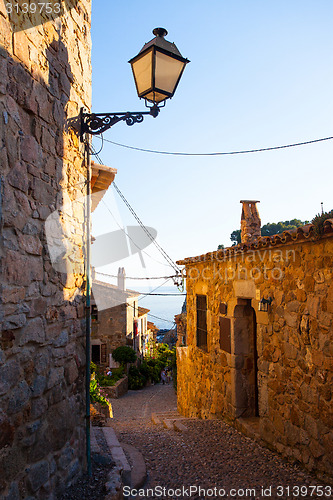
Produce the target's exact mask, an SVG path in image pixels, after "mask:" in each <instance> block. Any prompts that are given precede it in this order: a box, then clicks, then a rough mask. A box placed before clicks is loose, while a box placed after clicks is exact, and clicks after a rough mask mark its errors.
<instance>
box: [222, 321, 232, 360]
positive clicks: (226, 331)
mask: <svg viewBox="0 0 333 500" xmlns="http://www.w3.org/2000/svg"><path fill="white" fill-rule="evenodd" d="M230 326H231V322H230V318H224V317H222V316H220V348H221V349H222V351H226V352H229V353H231V336H230V329H231V328H230Z"/></svg>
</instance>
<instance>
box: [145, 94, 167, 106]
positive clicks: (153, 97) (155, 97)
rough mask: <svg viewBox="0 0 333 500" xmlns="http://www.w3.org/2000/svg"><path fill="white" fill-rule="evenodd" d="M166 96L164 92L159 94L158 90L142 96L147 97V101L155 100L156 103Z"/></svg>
mask: <svg viewBox="0 0 333 500" xmlns="http://www.w3.org/2000/svg"><path fill="white" fill-rule="evenodd" d="M167 97H168V96H167V95H165V94H161V93H160V92H154V91H152V92H149V93H148V94H146V95H145V96H144V98H145V99H147V101H151V102H156V103H157V104H158V103H159V102H162V101H164V100H165V99H166V98H167Z"/></svg>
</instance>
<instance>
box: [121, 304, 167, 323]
mask: <svg viewBox="0 0 333 500" xmlns="http://www.w3.org/2000/svg"><path fill="white" fill-rule="evenodd" d="M126 306H127V307H132V309H135V307H134V306H132V304H128V303H126ZM147 316H151V317H152V318H156V319H160V320H161V321H166V322H167V323H171V324H172V325H175V324H176V323H175V321H171V320H170V319H165V318H161V317H160V316H155V315H154V314H150V313H149V312H148V313H147Z"/></svg>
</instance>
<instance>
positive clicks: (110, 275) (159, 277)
mask: <svg viewBox="0 0 333 500" xmlns="http://www.w3.org/2000/svg"><path fill="white" fill-rule="evenodd" d="M96 274H101V275H102V276H108V277H109V278H117V276H118V275H117V274H107V273H100V272H99V271H96ZM126 278H127V279H128V280H164V279H167V280H168V281H169V279H171V278H177V276H176V275H173V276H156V277H153V276H148V277H147V278H144V277H141V276H136V277H133V276H126Z"/></svg>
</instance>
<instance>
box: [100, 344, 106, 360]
mask: <svg viewBox="0 0 333 500" xmlns="http://www.w3.org/2000/svg"><path fill="white" fill-rule="evenodd" d="M101 363H106V344H102V345H101Z"/></svg>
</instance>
